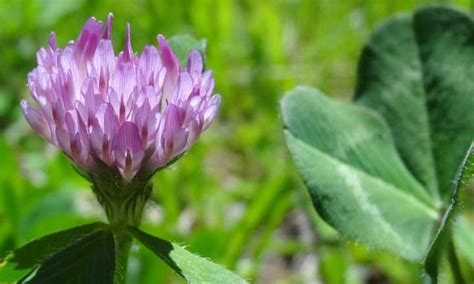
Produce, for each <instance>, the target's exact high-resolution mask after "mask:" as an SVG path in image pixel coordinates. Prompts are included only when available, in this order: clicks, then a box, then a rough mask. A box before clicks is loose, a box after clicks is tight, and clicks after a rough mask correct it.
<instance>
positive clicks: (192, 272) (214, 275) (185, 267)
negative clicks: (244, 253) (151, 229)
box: [129, 227, 247, 283]
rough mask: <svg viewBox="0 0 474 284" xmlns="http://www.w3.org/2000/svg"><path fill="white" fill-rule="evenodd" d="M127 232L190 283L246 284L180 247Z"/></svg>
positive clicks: (134, 229)
mask: <svg viewBox="0 0 474 284" xmlns="http://www.w3.org/2000/svg"><path fill="white" fill-rule="evenodd" d="M129 232H130V233H131V234H132V235H133V236H134V237H135V238H136V239H137V240H138V241H140V242H141V243H142V244H143V245H144V246H146V247H147V248H148V249H150V250H151V251H153V252H154V253H155V254H156V255H157V256H159V257H160V258H161V259H162V260H163V261H164V262H166V263H167V264H168V265H169V266H170V267H171V268H172V269H173V270H175V271H176V272H177V273H178V274H180V275H181V276H183V277H184V278H185V279H186V280H187V281H188V282H190V283H247V282H246V281H245V280H243V279H242V278H240V277H239V276H238V275H236V274H234V273H233V272H231V271H229V270H227V269H225V268H224V267H222V266H220V265H218V264H215V263H212V262H210V261H209V260H207V259H205V258H202V257H200V256H197V255H195V254H193V253H190V252H189V251H187V250H185V249H184V248H182V247H181V246H179V245H177V244H174V243H170V242H168V241H166V240H163V239H160V238H158V237H154V236H152V235H149V234H147V233H144V232H142V231H140V230H138V229H136V228H132V227H130V228H129Z"/></svg>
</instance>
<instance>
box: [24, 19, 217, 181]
mask: <svg viewBox="0 0 474 284" xmlns="http://www.w3.org/2000/svg"><path fill="white" fill-rule="evenodd" d="M112 21H113V16H112V14H109V16H108V18H107V22H106V23H105V25H104V24H103V23H102V22H101V21H96V20H95V19H94V18H90V19H89V20H87V22H86V23H85V25H84V27H83V29H82V31H81V33H80V35H79V37H78V38H77V40H76V41H75V42H74V41H71V42H69V43H68V44H67V45H66V46H65V47H64V48H63V49H61V48H59V47H58V46H57V44H56V37H55V34H54V33H51V35H50V37H49V47H48V48H42V49H40V50H39V51H38V53H37V61H38V66H37V67H36V68H35V69H34V70H33V71H32V72H30V73H29V75H28V88H29V90H30V93H31V95H32V97H33V99H34V101H35V102H36V104H37V108H35V107H32V106H31V105H29V104H28V103H27V102H26V101H22V102H21V106H22V109H23V113H24V116H25V118H26V120H27V121H28V123H29V124H30V126H31V127H32V128H33V129H34V130H35V131H36V132H37V133H38V134H39V135H41V136H42V137H43V138H45V139H46V140H48V141H49V142H50V143H52V144H54V145H56V146H57V147H59V148H60V149H61V150H62V151H63V152H64V153H66V154H67V155H68V156H69V158H70V159H72V160H73V161H74V162H75V164H76V165H77V166H78V167H79V168H81V169H83V170H85V171H87V172H88V173H91V174H94V173H95V172H96V171H97V169H98V168H100V167H102V166H104V165H106V166H107V167H109V168H112V169H115V170H118V171H119V173H120V175H121V176H122V177H123V178H124V179H125V180H126V181H130V180H132V179H133V178H134V177H135V176H136V175H137V173H138V172H143V173H144V174H145V175H151V174H152V173H153V172H155V171H156V170H157V169H158V168H161V167H163V166H165V165H167V164H168V163H170V162H171V161H172V160H174V159H176V158H177V157H178V156H179V155H181V154H182V153H184V152H185V151H186V150H188V149H189V148H190V147H191V146H192V145H193V143H194V142H195V141H196V139H197V138H198V137H199V136H200V134H201V133H202V132H203V131H204V130H206V129H207V128H208V127H209V125H210V124H211V122H212V121H213V120H214V117H215V115H216V112H217V109H218V107H219V104H220V96H219V95H213V89H214V78H213V75H212V71H210V70H204V66H203V58H202V56H201V54H200V53H199V52H198V51H196V50H191V51H189V54H188V59H187V65H186V67H185V68H182V67H181V66H180V64H179V61H178V58H177V56H176V55H175V54H174V53H173V51H172V50H171V48H170V47H169V45H168V42H167V41H166V39H165V38H164V37H163V36H162V35H158V43H159V49H157V48H156V47H155V46H153V45H147V46H145V48H144V49H143V51H142V53H141V54H140V55H137V54H135V52H134V51H133V50H132V45H131V39H130V26H129V25H127V31H126V37H125V38H126V39H125V47H124V50H123V51H120V52H119V53H118V54H117V55H116V53H115V52H114V47H113V45H112V41H111V33H112Z"/></svg>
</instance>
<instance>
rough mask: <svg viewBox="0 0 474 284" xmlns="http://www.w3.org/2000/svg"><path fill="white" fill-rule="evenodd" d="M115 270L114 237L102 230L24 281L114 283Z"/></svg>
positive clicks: (51, 259) (52, 257)
mask: <svg viewBox="0 0 474 284" xmlns="http://www.w3.org/2000/svg"><path fill="white" fill-rule="evenodd" d="M114 270H115V243H114V237H113V235H112V232H111V231H109V230H99V231H96V232H94V233H91V234H89V235H87V236H85V237H84V238H82V239H79V240H77V241H75V242H73V243H72V244H71V245H69V246H67V247H66V248H65V249H63V250H61V251H60V252H58V253H56V254H54V255H53V256H51V257H50V258H48V259H47V260H46V261H45V262H43V263H42V264H41V266H40V267H39V268H38V269H37V270H36V271H34V272H32V273H31V275H28V276H27V277H25V279H24V280H22V281H21V282H22V283H44V284H48V283H78V284H80V283H90V284H93V283H97V284H108V283H110V284H111V283H113V281H114Z"/></svg>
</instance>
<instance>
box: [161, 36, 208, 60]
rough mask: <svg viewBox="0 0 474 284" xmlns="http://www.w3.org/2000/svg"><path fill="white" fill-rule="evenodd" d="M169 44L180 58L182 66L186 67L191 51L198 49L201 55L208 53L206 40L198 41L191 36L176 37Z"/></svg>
mask: <svg viewBox="0 0 474 284" xmlns="http://www.w3.org/2000/svg"><path fill="white" fill-rule="evenodd" d="M168 42H169V45H170V47H171V49H172V50H173V52H174V53H175V54H176V56H178V59H179V62H180V63H181V66H186V62H187V58H188V52H189V50H191V49H196V50H198V51H200V52H201V54H204V52H205V51H206V40H204V39H201V40H197V39H195V38H193V37H192V36H190V35H176V36H173V37H172V38H170V39H169V41H168Z"/></svg>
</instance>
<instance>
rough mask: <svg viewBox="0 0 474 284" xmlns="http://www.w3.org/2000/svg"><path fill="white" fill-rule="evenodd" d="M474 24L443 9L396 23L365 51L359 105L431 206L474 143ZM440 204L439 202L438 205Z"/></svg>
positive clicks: (442, 195) (424, 11)
mask: <svg viewBox="0 0 474 284" xmlns="http://www.w3.org/2000/svg"><path fill="white" fill-rule="evenodd" d="M473 37H474V22H473V21H472V20H471V19H470V18H469V17H468V16H467V15H465V14H463V13H461V12H457V11H455V10H452V9H449V8H444V7H430V8H424V9H420V10H418V11H417V12H416V13H415V14H414V16H413V17H411V16H401V17H395V18H393V19H392V20H390V21H388V22H387V23H386V24H385V25H383V26H382V27H381V28H380V29H379V30H378V31H377V32H375V34H374V35H373V36H372V38H371V39H370V40H369V41H368V42H367V44H366V45H365V47H364V49H363V52H362V55H361V58H360V61H359V68H358V85H357V89H356V101H357V103H359V104H362V105H365V106H367V107H370V108H372V109H373V110H375V111H377V112H378V113H379V114H381V115H382V116H383V117H384V118H385V120H386V121H387V123H388V124H389V126H390V129H391V132H392V134H393V137H394V141H395V145H396V147H397V150H398V151H399V153H400V156H401V157H402V159H403V160H404V162H405V163H406V165H407V167H408V168H409V170H410V171H411V172H412V173H413V174H414V175H415V177H416V178H417V179H418V180H419V181H420V182H421V183H422V184H423V185H424V186H425V188H426V189H427V190H428V191H429V192H430V193H431V195H432V197H433V199H434V200H435V202H436V203H440V202H439V201H441V200H444V201H447V200H448V199H449V196H450V189H451V180H452V178H453V177H454V175H455V171H456V168H457V165H458V164H459V161H460V160H461V159H462V157H463V154H464V150H465V149H466V147H467V146H468V145H469V143H470V142H471V141H472V139H473V138H474V111H472V109H473V108H474V81H473V80H472V78H473V77H474V68H472V65H473V64H472V63H474V43H473V41H472V38H473ZM440 199H441V200H440Z"/></svg>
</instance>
